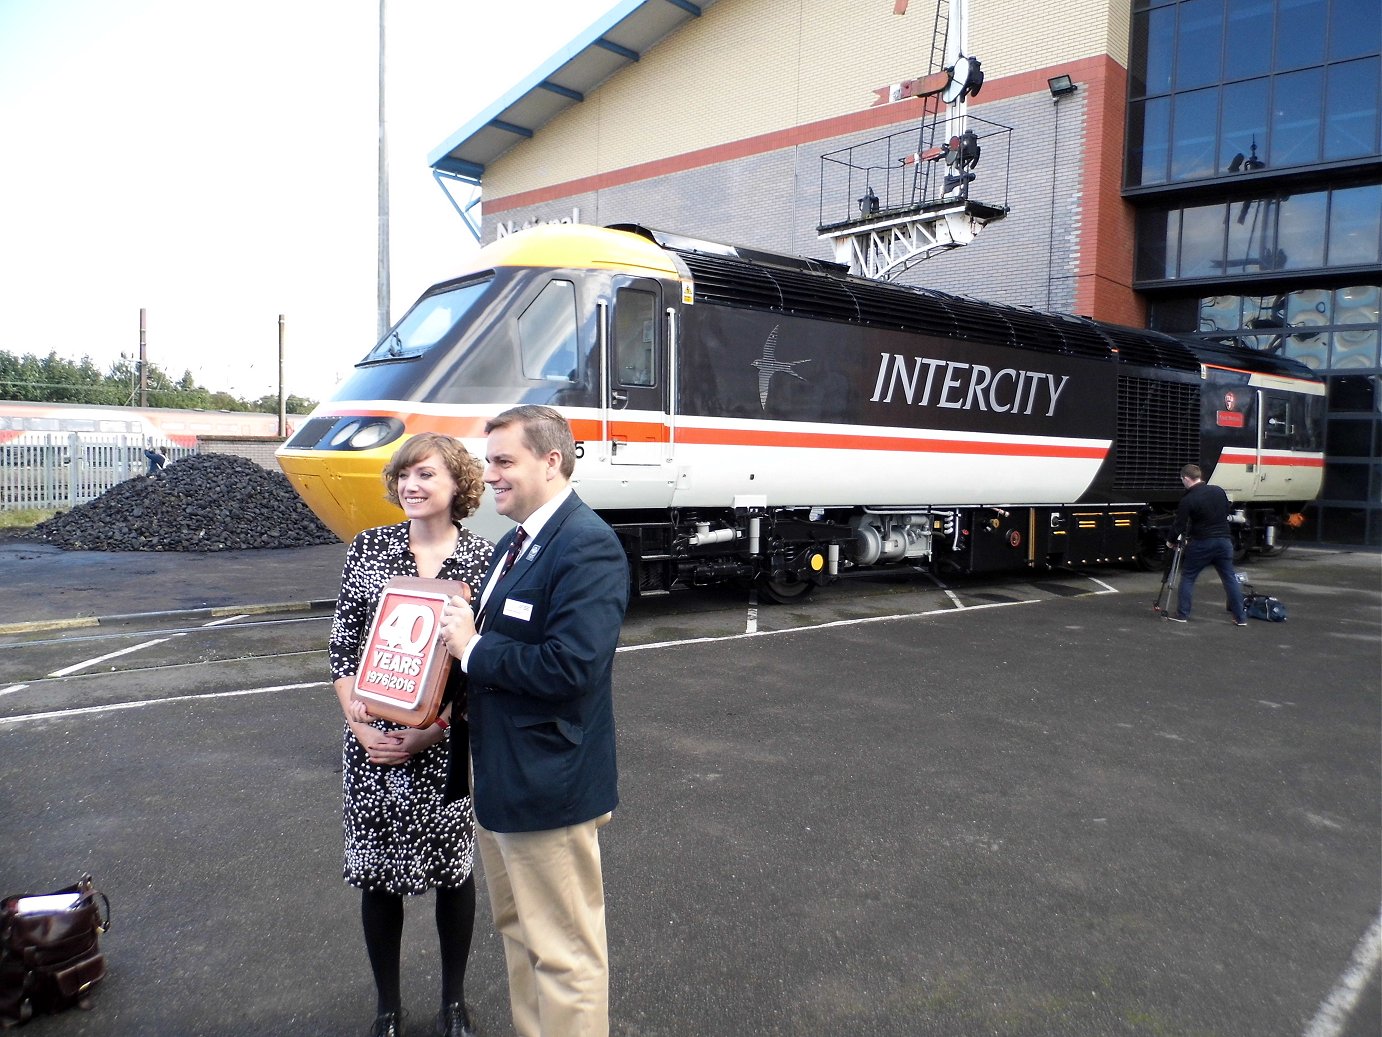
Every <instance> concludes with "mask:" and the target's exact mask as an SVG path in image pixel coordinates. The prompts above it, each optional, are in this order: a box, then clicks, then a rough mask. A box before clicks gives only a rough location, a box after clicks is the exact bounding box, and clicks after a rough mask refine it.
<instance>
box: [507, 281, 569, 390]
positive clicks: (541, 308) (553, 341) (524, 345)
mask: <svg viewBox="0 0 1382 1037" xmlns="http://www.w3.org/2000/svg"><path fill="white" fill-rule="evenodd" d="M518 341H519V348H520V349H521V350H522V353H523V376H524V377H525V378H540V379H542V380H543V381H547V382H574V381H576V380H577V375H578V372H577V369H576V368H577V359H576V357H577V333H576V286H575V285H574V284H572V283H571V282H570V281H550V282H548V284H547V285H546V286H545V287H544V288H543V289H542V291H541V292H540V293H539V294H538V297H537V298H536V299H534V300H533V301H532V303H531V305H529V306H528V308H527V309H526V310H524V311H523V314H522V316H520V317H519V318H518Z"/></svg>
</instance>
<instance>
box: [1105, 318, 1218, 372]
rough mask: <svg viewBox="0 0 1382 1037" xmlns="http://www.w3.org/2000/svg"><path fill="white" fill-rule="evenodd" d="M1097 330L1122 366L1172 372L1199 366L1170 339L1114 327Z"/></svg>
mask: <svg viewBox="0 0 1382 1037" xmlns="http://www.w3.org/2000/svg"><path fill="white" fill-rule="evenodd" d="M1100 330H1101V331H1102V332H1103V333H1104V334H1105V335H1106V336H1108V338H1109V341H1111V342H1112V343H1113V344H1114V346H1115V347H1116V348H1117V349H1118V359H1120V360H1121V361H1123V363H1125V364H1140V365H1141V366H1143V367H1164V368H1170V369H1171V370H1173V371H1198V370H1199V369H1200V362H1199V361H1198V360H1197V359H1195V357H1194V355H1193V354H1192V353H1191V352H1190V350H1188V349H1186V348H1185V344H1184V343H1183V342H1178V341H1177V340H1176V339H1173V338H1172V337H1171V336H1170V335H1163V334H1161V333H1160V332H1156V331H1141V330H1139V329H1137V328H1124V327H1119V326H1118V325H1116V324H1102V325H1100Z"/></svg>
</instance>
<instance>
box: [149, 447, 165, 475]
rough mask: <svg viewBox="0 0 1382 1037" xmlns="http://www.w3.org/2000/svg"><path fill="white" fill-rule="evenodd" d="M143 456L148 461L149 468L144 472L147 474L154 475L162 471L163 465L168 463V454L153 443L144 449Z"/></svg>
mask: <svg viewBox="0 0 1382 1037" xmlns="http://www.w3.org/2000/svg"><path fill="white" fill-rule="evenodd" d="M144 458H145V460H147V461H148V462H149V470H148V472H146V473H145V474H146V475H149V476H155V475H157V474H158V473H159V472H161V471H163V466H164V465H166V464H167V463H168V456H167V455H166V454H165V453H164V452H163V451H162V450H160V449H159V448H158V447H156V446H153V445H150V446H149V449H148V450H145V451H144Z"/></svg>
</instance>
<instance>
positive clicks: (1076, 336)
mask: <svg viewBox="0 0 1382 1037" xmlns="http://www.w3.org/2000/svg"><path fill="white" fill-rule="evenodd" d="M1050 319H1051V324H1052V327H1054V328H1056V329H1057V330H1058V331H1059V332H1060V334H1061V336H1062V337H1064V339H1065V351H1066V352H1067V353H1070V354H1072V355H1074V356H1087V357H1093V358H1095V359H1097V360H1109V359H1111V358H1112V356H1113V343H1112V342H1110V341H1109V340H1108V338H1106V337H1105V336H1104V334H1103V333H1102V331H1101V330H1100V328H1099V325H1097V324H1095V323H1094V322H1093V321H1092V320H1086V319H1085V318H1084V317H1076V316H1075V315H1073V314H1070V313H1053V314H1051V318H1050Z"/></svg>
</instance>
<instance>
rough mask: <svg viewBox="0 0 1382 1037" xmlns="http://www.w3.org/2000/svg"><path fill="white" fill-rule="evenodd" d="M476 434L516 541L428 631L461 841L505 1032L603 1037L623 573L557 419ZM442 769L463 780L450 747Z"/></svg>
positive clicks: (508, 419)
mask: <svg viewBox="0 0 1382 1037" xmlns="http://www.w3.org/2000/svg"><path fill="white" fill-rule="evenodd" d="M485 432H486V434H487V436H488V439H487V441H486V445H485V453H486V465H485V473H484V480H485V482H486V483H487V484H488V485H489V487H490V489H491V490H493V492H494V500H495V506H496V507H497V509H498V511H499V514H501V515H504V516H505V517H507V518H510V519H512V520H513V521H515V522H517V523H519V525H518V528H517V529H515V530H514V531H513V532H512V533H510V534H509V535H507V536H505V537H502V538H501V539H500V540H499V543H498V544H496V545H495V550H494V557H493V559H492V560H491V562H490V569H489V574H488V575H487V576H486V578H485V582H484V586H483V587H482V588H481V589H480V594H479V598H478V601H477V602H476V604H475V609H474V611H473V612H472V609H471V606H470V605H468V604H466V603H465V602H463V601H462V600H461V599H460V598H452V599H451V603H450V604H448V605H447V607H446V609H445V611H444V613H443V618H442V638H443V643H444V644H445V645H446V647H447V650H448V651H449V652H450V653H451V654H452V655H453V656H454V657H455V658H457V659H459V660H460V665H461V668H462V669H464V670H465V672H466V674H467V675H468V676H469V678H470V681H469V690H468V693H467V707H466V708H467V712H468V715H469V721H470V747H469V748H470V763H471V769H472V775H473V777H472V796H473V799H474V803H475V817H476V820H477V821H478V824H477V825H476V841H477V843H478V845H479V847H480V857H481V860H483V862H484V872H485V883H486V885H487V886H488V888H489V897H490V905H491V907H492V908H493V911H494V920H495V926H496V928H497V929H498V930H499V932H500V934H501V935H502V936H503V938H504V954H505V958H506V960H507V963H508V973H509V1002H510V1007H511V1010H512V1014H513V1024H514V1029H515V1030H516V1031H517V1032H518V1034H519V1035H520V1037H607V1035H608V1033H609V961H608V951H607V949H606V940H605V899H604V878H603V875H602V873H601V868H600V844H599V837H598V831H599V828H600V827H601V826H602V825H604V824H605V822H607V821H608V820H609V819H610V816H611V812H612V811H613V810H614V807H615V805H616V803H617V802H618V798H619V797H618V791H617V787H616V784H617V770H616V766H615V755H614V707H613V696H612V688H611V672H612V669H613V663H614V651H615V648H616V647H617V645H618V642H619V628H620V626H621V624H622V623H623V620H624V609H625V607H626V606H627V604H628V582H629V572H628V562H627V560H626V558H625V555H624V550H623V547H622V546H621V544H620V542H619V538H618V536H616V535H615V533H614V531H613V530H612V529H610V527H609V526H608V525H607V524H606V523H605V522H604V521H603V520H602V519H601V518H600V517H599V516H597V515H596V514H595V513H594V512H593V511H591V510H590V508H589V507H587V506H586V505H585V504H584V503H583V502H582V501H581V499H580V498H579V497H577V496H576V494H575V493H574V492H573V491H572V489H571V486H570V479H571V474H572V472H573V471H574V469H575V463H576V451H575V443H574V440H573V438H572V434H571V428H570V426H569V425H568V424H567V423H566V420H565V419H564V418H563V417H562V416H561V415H560V414H559V413H558V412H557V411H555V410H552V409H551V408H550V407H535V406H523V407H514V408H512V409H510V410H507V411H505V412H504V413H503V414H500V415H499V416H498V417H496V418H494V419H492V420H491V421H490V422H489V423H488V424H487V425H486V427H485ZM452 753H453V757H452V768H453V771H456V770H457V769H458V768H459V769H463V768H464V767H465V766H466V760H465V756H464V753H465V746H464V745H459V746H458V745H457V744H456V743H454V742H453V743H452ZM462 773H463V771H462Z"/></svg>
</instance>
